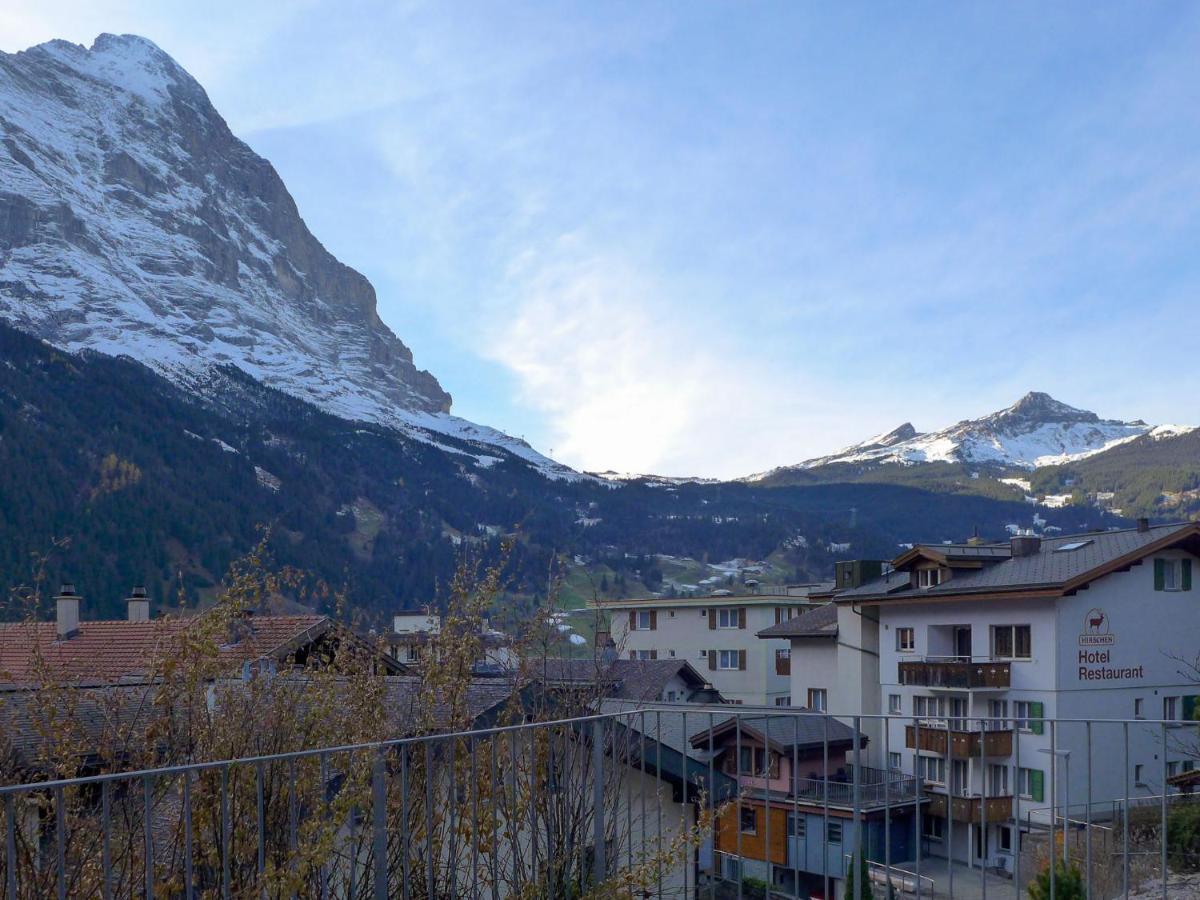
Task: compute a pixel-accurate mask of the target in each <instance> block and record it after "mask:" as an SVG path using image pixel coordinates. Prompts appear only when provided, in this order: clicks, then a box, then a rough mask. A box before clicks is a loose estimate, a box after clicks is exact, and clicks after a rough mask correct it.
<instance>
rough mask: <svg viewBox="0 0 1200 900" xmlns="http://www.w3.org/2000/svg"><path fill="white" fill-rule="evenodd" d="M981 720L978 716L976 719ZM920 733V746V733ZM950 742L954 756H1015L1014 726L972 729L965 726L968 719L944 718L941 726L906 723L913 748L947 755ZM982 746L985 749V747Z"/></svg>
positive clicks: (906, 740) (907, 741)
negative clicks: (997, 728)
mask: <svg viewBox="0 0 1200 900" xmlns="http://www.w3.org/2000/svg"><path fill="white" fill-rule="evenodd" d="M972 721H974V722H978V720H972ZM918 732H919V733H920V746H919V747H918V746H917V743H918V738H917V734H918ZM947 744H949V751H950V752H949V755H950V757H951V758H952V759H979V757H980V756H981V755H982V756H1011V755H1012V750H1013V732H1012V729H1006V730H995V729H990V728H985V729H978V728H975V729H972V728H968V727H965V720H964V721H963V722H958V723H956V722H955V720H953V719H951V720H949V721H946V720H943V722H942V723H941V727H937V725H936V724H935V723H931V722H922V724H921V727H920V728H919V729H918V728H917V727H916V726H915V725H906V726H905V727H904V746H905V747H907V748H908V749H909V750H918V749H919V750H924V751H926V752H929V753H936V754H938V755H939V756H946V755H947V753H946V751H947ZM981 748H982V750H981Z"/></svg>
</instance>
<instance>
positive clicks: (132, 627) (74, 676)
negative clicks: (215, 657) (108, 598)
mask: <svg viewBox="0 0 1200 900" xmlns="http://www.w3.org/2000/svg"><path fill="white" fill-rule="evenodd" d="M197 621H199V620H198V619H196V618H181V617H178V616H168V617H166V618H162V619H155V620H153V621H150V622H127V621H113V622H80V623H79V630H78V631H77V632H76V633H75V634H74V635H72V636H71V637H70V638H69V639H67V640H59V639H58V637H57V633H56V627H55V624H54V623H53V622H17V623H5V624H0V682H17V683H21V682H29V681H34V680H37V679H38V677H39V675H38V665H37V658H38V651H40V655H41V658H42V659H43V660H44V661H45V668H46V670H47V671H48V672H49V673H50V674H51V677H55V678H59V679H63V680H67V681H79V682H106V681H116V680H118V679H121V678H128V677H137V676H140V675H145V674H146V673H147V671H148V669H149V668H150V667H151V666H152V665H153V663H154V661H155V660H161V659H163V658H164V657H165V656H166V655H167V654H169V653H171V652H172V648H173V647H174V645H175V644H176V642H177V641H178V639H179V638H180V636H181V635H182V634H183V633H184V632H185V631H186V630H187V629H188V628H190V627H192V626H193V625H194V624H195V623H196V622H197ZM242 621H243V622H244V623H245V624H244V626H243V627H242V628H241V629H240V631H239V635H238V640H237V642H236V643H230V644H223V645H222V646H221V647H220V650H219V653H220V658H221V659H222V660H223V661H225V660H227V661H228V663H229V666H230V668H234V667H236V666H240V665H241V664H242V663H243V662H245V661H247V660H253V659H258V658H260V657H271V658H274V659H277V660H280V661H282V660H283V659H285V658H286V657H287V656H288V655H289V654H291V653H292V652H294V651H295V650H296V649H298V648H299V647H302V646H303V645H304V644H306V643H308V642H310V641H312V640H315V639H316V638H318V637H320V636H321V635H323V634H324V633H325V632H326V631H328V630H329V629H330V628H331V627H333V622H332V621H331V620H330V619H328V618H327V617H325V616H315V615H309V616H257V615H256V616H250V617H247V618H246V619H244V620H242Z"/></svg>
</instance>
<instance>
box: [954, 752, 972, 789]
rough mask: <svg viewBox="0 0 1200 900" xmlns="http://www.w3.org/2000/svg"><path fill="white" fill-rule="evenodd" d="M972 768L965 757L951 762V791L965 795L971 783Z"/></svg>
mask: <svg viewBox="0 0 1200 900" xmlns="http://www.w3.org/2000/svg"><path fill="white" fill-rule="evenodd" d="M970 775H971V770H970V769H969V768H968V767H967V761H966V760H965V759H956V760H954V761H953V762H951V763H950V793H952V794H959V795H964V794H966V793H967V787H968V786H969V785H970Z"/></svg>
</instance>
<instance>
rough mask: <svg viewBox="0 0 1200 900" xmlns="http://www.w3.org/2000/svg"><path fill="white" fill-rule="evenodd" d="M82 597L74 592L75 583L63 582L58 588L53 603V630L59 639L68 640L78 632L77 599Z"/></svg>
mask: <svg viewBox="0 0 1200 900" xmlns="http://www.w3.org/2000/svg"><path fill="white" fill-rule="evenodd" d="M81 599H82V598H81V597H80V596H79V595H78V594H76V593H75V585H73V584H71V583H70V582H63V585H62V587H60V588H59V589H58V596H57V597H55V598H54V603H55V607H56V608H55V625H56V628H55V632H56V634H57V635H58V639H59V640H60V641H65V640H68V639H69V638H72V637H74V636H75V635H76V634H78V633H79V601H80V600H81Z"/></svg>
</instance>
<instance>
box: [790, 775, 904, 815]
mask: <svg viewBox="0 0 1200 900" xmlns="http://www.w3.org/2000/svg"><path fill="white" fill-rule="evenodd" d="M856 772H857V774H858V778H857V779H856V778H855V774H856ZM856 780H857V782H858V797H857V801H858V805H859V806H860V807H861V808H863V809H867V808H872V807H878V806H884V805H885V804H889V803H891V804H901V803H905V802H908V803H911V802H912V801H913V800H915V799H916V798H917V795H918V790H917V779H916V778H914V777H913V776H912V775H905V774H903V773H902V772H888V771H884V770H883V769H875V768H872V767H871V766H859V767H858V769H857V770H856V769H855V768H854V767H853V766H850V767H849V769H848V771H846V772H843V773H842V774H833V775H830V776H829V777H828V778H796V779H794V780H793V785H792V794H793V796H795V797H798V798H800V799H802V800H804V801H805V802H807V803H816V804H823V803H826V802H828V804H829V805H830V806H836V807H839V808H843V809H849V808H853V806H854V804H855V793H854V788H855V781H856Z"/></svg>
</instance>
